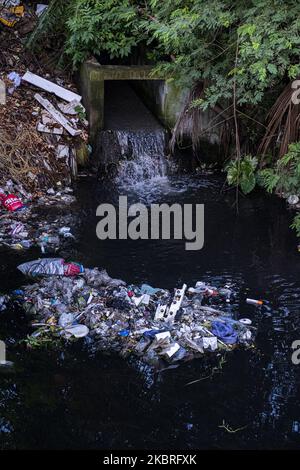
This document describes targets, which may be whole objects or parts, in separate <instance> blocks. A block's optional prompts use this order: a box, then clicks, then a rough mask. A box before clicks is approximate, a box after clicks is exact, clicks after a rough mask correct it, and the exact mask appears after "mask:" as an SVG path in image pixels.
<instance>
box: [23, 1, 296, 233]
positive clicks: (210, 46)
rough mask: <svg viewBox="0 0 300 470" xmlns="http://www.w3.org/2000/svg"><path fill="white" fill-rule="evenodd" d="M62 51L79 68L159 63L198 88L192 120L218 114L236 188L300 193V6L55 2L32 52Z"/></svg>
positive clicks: (191, 104) (171, 74)
mask: <svg viewBox="0 0 300 470" xmlns="http://www.w3.org/2000/svg"><path fill="white" fill-rule="evenodd" d="M52 43H54V46H55V47H54V49H55V50H56V51H57V50H58V49H59V54H58V58H59V59H60V63H62V59H63V61H64V64H69V65H71V66H72V68H73V69H76V68H78V67H79V66H80V64H81V63H82V62H83V61H84V60H85V59H87V58H88V57H90V56H92V55H95V56H97V58H98V59H99V61H100V62H101V63H110V61H112V60H114V61H117V62H118V63H124V61H126V58H131V59H132V58H134V57H135V58H136V57H139V60H142V61H144V62H146V63H154V64H155V65H156V67H157V69H158V70H159V71H160V73H163V74H166V76H168V77H169V79H176V81H177V82H178V83H179V84H182V86H187V87H189V88H190V90H191V93H190V102H189V106H187V107H186V108H185V110H184V112H185V113H186V112H188V111H189V110H190V111H191V113H193V114H191V115H192V116H195V110H196V112H197V110H206V109H208V108H213V109H215V110H216V109H217V112H218V113H219V115H220V116H222V119H223V118H224V120H223V123H224V122H225V123H226V132H225V133H226V139H227V143H228V142H229V145H230V151H231V158H232V159H233V160H232V161H231V162H230V163H229V164H228V165H227V167H226V170H227V175H228V177H227V179H228V183H229V184H230V185H235V186H239V187H240V188H241V189H242V191H243V192H244V193H245V194H248V193H250V192H251V191H252V190H253V189H254V187H255V186H256V183H259V184H261V185H262V186H263V187H265V188H266V189H267V191H269V192H273V191H274V192H277V193H286V194H292V193H294V194H295V193H296V194H299V192H300V177H299V175H300V169H299V144H297V143H295V142H297V140H298V137H299V135H300V124H299V123H300V111H298V108H297V109H294V108H293V106H292V105H291V89H290V82H291V81H292V80H294V79H296V78H299V76H300V62H299V57H300V3H299V2H298V0H249V1H247V2H245V1H244V0H163V1H161V0H144V1H143V0H65V1H64V2H61V1H60V0H52V1H51V3H50V7H49V8H48V11H47V12H46V13H45V14H44V15H43V16H42V18H41V20H40V22H39V26H38V27H37V28H36V30H35V31H34V33H33V34H32V36H31V38H30V40H29V45H30V46H34V47H36V48H38V47H39V45H40V44H43V47H44V48H45V47H47V45H48V46H49V47H48V49H49V50H50V49H51V44H52ZM45 45H46V46H45ZM128 60H129V59H128ZM274 103H275V104H274ZM273 105H274V107H273V108H272V112H271V115H270V116H268V112H269V110H270V108H271V106H273ZM181 119H182V117H181ZM179 121H180V119H179ZM191 138H192V140H193V139H195V141H196V142H197V136H194V135H193V136H191ZM193 144H194V140H193ZM193 147H194V148H195V147H196V145H193ZM287 149H288V151H287ZM266 153H268V154H269V158H268V162H266V157H265V154H266ZM250 154H252V155H253V156H255V157H253V156H249V155H250ZM243 155H245V156H243ZM297 220H299V219H297ZM295 224H296V225H295V228H296V229H297V227H298V226H299V224H298V222H295ZM297 224H298V225H297ZM298 233H299V232H298Z"/></svg>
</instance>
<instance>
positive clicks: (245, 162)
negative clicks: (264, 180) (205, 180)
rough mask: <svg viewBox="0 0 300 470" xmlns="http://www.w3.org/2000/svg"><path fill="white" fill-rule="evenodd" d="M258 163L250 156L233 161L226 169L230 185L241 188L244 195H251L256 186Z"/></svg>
mask: <svg viewBox="0 0 300 470" xmlns="http://www.w3.org/2000/svg"><path fill="white" fill-rule="evenodd" d="M257 163H258V162H257V159H256V158H254V157H251V156H250V155H247V156H245V157H244V158H240V159H234V160H231V161H230V162H229V163H228V165H227V166H226V168H225V170H226V172H227V182H228V184H229V185H230V186H232V185H233V186H240V187H241V190H242V191H243V193H244V194H248V193H250V192H251V191H252V190H253V189H254V188H255V185H256V174H255V170H256V168H257Z"/></svg>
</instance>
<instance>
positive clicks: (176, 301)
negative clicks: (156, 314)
mask: <svg viewBox="0 0 300 470" xmlns="http://www.w3.org/2000/svg"><path fill="white" fill-rule="evenodd" d="M186 289H187V285H186V284H183V286H182V288H181V289H176V290H175V295H174V298H173V301H172V303H171V305H170V308H169V312H168V316H167V318H166V320H167V321H170V320H171V321H173V320H174V319H175V316H176V313H177V312H178V310H179V309H180V307H181V304H182V301H183V297H184V294H185V291H186Z"/></svg>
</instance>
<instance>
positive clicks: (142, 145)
mask: <svg viewBox="0 0 300 470" xmlns="http://www.w3.org/2000/svg"><path fill="white" fill-rule="evenodd" d="M116 136H117V140H118V143H119V146H120V149H121V155H122V159H121V161H120V164H119V171H118V175H117V182H118V183H119V184H121V185H125V186H131V185H136V184H139V183H141V182H147V181H149V180H157V179H160V178H164V177H166V175H167V169H168V165H167V159H166V156H165V151H166V132H165V131H164V130H163V129H156V130H153V131H150V132H149V131H144V130H139V131H116Z"/></svg>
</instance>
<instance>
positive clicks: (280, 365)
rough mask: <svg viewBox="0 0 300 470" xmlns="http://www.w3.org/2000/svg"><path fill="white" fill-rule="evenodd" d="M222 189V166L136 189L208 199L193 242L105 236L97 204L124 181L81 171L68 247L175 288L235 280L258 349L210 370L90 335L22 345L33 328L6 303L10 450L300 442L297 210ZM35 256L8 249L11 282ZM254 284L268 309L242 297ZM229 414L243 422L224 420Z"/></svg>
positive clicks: (3, 408) (0, 402) (239, 309)
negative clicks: (121, 353)
mask: <svg viewBox="0 0 300 470" xmlns="http://www.w3.org/2000/svg"><path fill="white" fill-rule="evenodd" d="M222 189H223V179H222V178H221V177H220V178H219V177H217V176H205V177H203V176H199V177H189V178H184V177H182V178H178V177H173V178H170V179H169V180H166V179H164V178H161V179H158V180H157V181H156V183H155V184H153V183H152V184H151V186H149V187H147V186H146V188H144V189H143V191H142V192H140V191H139V188H134V190H133V189H128V188H127V193H128V195H129V197H130V200H131V201H135V202H137V200H138V199H141V200H148V202H149V201H155V202H180V203H204V204H205V246H204V248H203V249H202V250H201V251H199V252H191V251H190V252H188V251H185V249H184V242H183V241H178V240H177V241H172V240H171V241H105V242H100V241H99V240H98V239H97V238H96V234H95V228H96V222H97V219H96V217H95V210H96V207H97V205H98V204H99V203H101V202H102V201H105V202H108V201H116V200H117V196H118V191H120V192H121V194H126V192H125V191H124V190H117V189H116V188H112V187H109V188H107V189H105V188H104V189H103V187H101V188H100V187H99V183H98V184H97V183H96V181H94V180H90V179H82V181H81V183H80V184H79V186H78V190H77V195H78V199H79V203H78V215H79V216H80V217H81V220H82V221H83V224H82V227H81V237H80V238H79V241H78V242H77V244H76V246H75V247H74V251H73V253H72V257H73V258H74V257H76V259H77V260H79V261H82V262H83V263H84V264H85V265H86V266H103V267H105V268H106V269H107V270H108V272H109V274H110V275H111V276H114V277H118V278H123V279H124V280H125V281H127V282H134V283H142V282H147V283H149V284H152V285H153V286H158V287H166V288H173V287H175V286H180V285H181V284H182V282H183V281H185V282H186V283H187V284H188V285H194V283H195V282H196V281H197V280H204V281H210V282H211V283H212V284H214V285H217V286H221V285H224V284H225V283H230V284H231V285H232V286H233V288H234V290H235V291H236V293H237V295H236V300H235V302H234V303H233V304H230V305H229V306H228V309H231V310H232V312H233V314H234V315H236V317H237V318H239V317H249V318H251V319H252V321H253V324H254V325H255V326H256V327H257V328H258V335H257V348H256V350H251V351H243V350H236V351H234V352H233V353H232V354H228V355H227V357H226V363H225V364H223V366H222V368H220V369H218V370H217V371H216V372H215V373H214V374H213V375H212V376H211V377H209V378H206V377H207V376H208V375H209V374H210V372H211V367H212V365H215V366H216V365H217V363H216V361H215V363H213V364H211V363H210V364H208V363H207V361H206V360H203V361H202V360H195V361H193V362H190V363H186V364H184V365H181V366H180V367H178V368H176V369H170V370H167V371H164V372H162V373H159V374H153V373H152V372H151V371H150V370H149V369H147V368H144V369H143V368H141V367H138V366H137V365H136V364H135V363H134V362H133V363H130V361H125V360H123V359H120V358H118V357H115V356H104V355H102V354H98V355H96V356H91V355H90V354H89V351H88V348H86V347H85V345H84V343H77V344H76V345H75V346H73V347H72V348H71V349H70V350H68V351H64V352H43V353H41V352H37V351H33V352H30V351H26V350H25V349H24V348H22V347H16V341H17V340H18V339H20V338H22V337H24V336H25V335H26V334H27V332H28V328H27V322H26V319H25V318H23V317H22V315H21V314H20V313H14V312H5V313H2V314H1V317H0V338H1V339H3V340H5V341H6V342H7V344H8V359H9V360H12V361H14V362H15V363H16V372H15V374H12V375H0V447H1V448H2V449H14V448H19V449H28V448H29V449H49V448H50V449H53V448H58V449H61V448H67V449H78V448H81V449H82V448H83V449H102V448H112V449H114V448H128V449H141V448H147V449H154V448H156V449H157V448H158V449H206V448H208V449H211V448H214V449H227V448H235V449H249V448H250V449H251V448H252V449H253V448H256V449H262V448H298V447H299V445H300V365H299V366H296V365H293V363H292V361H291V354H292V350H291V344H292V342H293V341H294V340H297V339H300V276H299V274H300V263H299V261H300V255H299V253H298V252H297V249H296V245H297V240H296V237H295V235H294V233H293V232H292V231H291V230H290V229H289V225H290V223H291V220H292V214H290V213H289V212H288V211H287V210H286V207H285V204H284V202H283V201H281V200H278V199H276V198H272V197H267V196H266V195H265V194H263V193H260V192H257V193H255V194H253V195H251V196H250V197H247V198H244V197H242V196H241V197H240V201H239V215H237V213H236V208H235V206H234V200H235V192H234V191H233V192H231V191H223V190H222ZM137 194H138V195H137ZM33 256H34V257H36V256H39V253H37V252H27V253H26V254H22V255H21V254H19V253H13V254H8V253H7V252H5V253H4V252H2V253H1V254H0V282H1V290H2V291H3V290H4V291H5V290H8V289H10V288H13V287H14V288H15V287H16V286H19V285H21V284H22V282H23V283H24V278H22V276H21V275H20V274H17V272H16V266H17V265H18V264H19V263H20V262H21V261H23V260H24V259H32V257H33ZM247 296H250V297H253V298H264V299H267V300H268V301H270V306H271V310H270V311H266V310H262V311H261V310H259V309H256V308H255V307H253V306H251V305H247V304H246V303H245V298H246V297H247ZM201 378H202V379H203V380H198V379H201ZM197 380H198V381H197ZM193 381H196V382H194V383H193V384H190V385H187V384H189V383H190V382H193ZM223 422H225V423H226V425H228V426H230V427H231V428H232V429H237V428H242V429H241V430H240V431H238V432H235V433H229V432H227V431H226V430H225V429H224V428H222V427H220V426H221V425H222V423H223Z"/></svg>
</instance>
